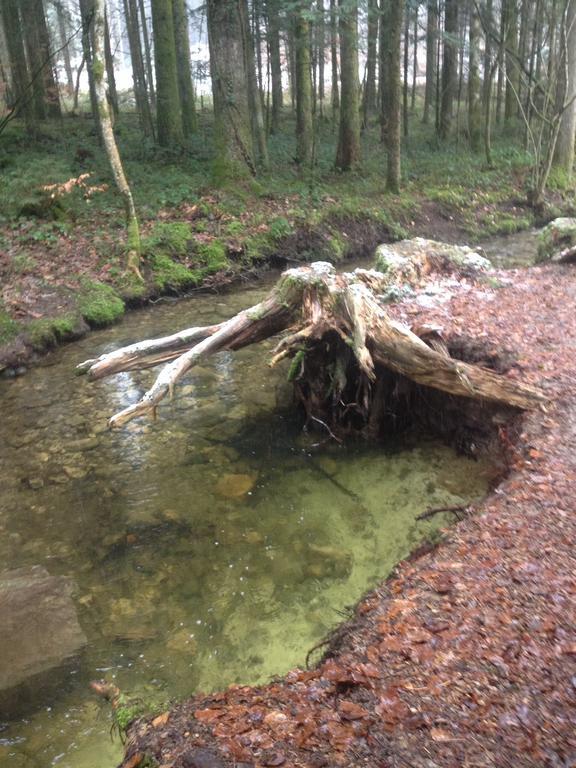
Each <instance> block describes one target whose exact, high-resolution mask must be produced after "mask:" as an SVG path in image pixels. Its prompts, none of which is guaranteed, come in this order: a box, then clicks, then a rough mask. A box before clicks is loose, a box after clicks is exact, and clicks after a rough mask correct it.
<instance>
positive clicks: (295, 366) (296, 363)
mask: <svg viewBox="0 0 576 768" xmlns="http://www.w3.org/2000/svg"><path fill="white" fill-rule="evenodd" d="M305 356H306V352H305V350H303V349H299V350H298V352H296V354H295V355H294V358H293V360H292V362H291V363H290V368H289V369H288V381H294V380H295V379H296V378H297V377H298V376H299V374H300V369H301V366H302V363H303V362H304V358H305Z"/></svg>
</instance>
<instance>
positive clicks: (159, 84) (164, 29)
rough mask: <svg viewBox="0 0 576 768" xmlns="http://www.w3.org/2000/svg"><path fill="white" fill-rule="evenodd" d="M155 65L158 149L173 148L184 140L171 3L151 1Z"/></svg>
mask: <svg viewBox="0 0 576 768" xmlns="http://www.w3.org/2000/svg"><path fill="white" fill-rule="evenodd" d="M152 29H153V31H154V62H155V65H156V128H157V138H158V144H160V146H161V147H170V148H176V147H178V146H181V145H182V143H183V141H184V131H183V127H182V109H181V104H180V93H179V90H178V68H177V59H176V37H175V34H174V14H173V10H172V0H152Z"/></svg>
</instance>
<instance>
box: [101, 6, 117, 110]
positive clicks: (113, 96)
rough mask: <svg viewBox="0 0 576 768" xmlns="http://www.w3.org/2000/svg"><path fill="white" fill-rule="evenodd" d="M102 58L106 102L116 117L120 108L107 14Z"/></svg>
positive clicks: (105, 16) (105, 14)
mask: <svg viewBox="0 0 576 768" xmlns="http://www.w3.org/2000/svg"><path fill="white" fill-rule="evenodd" d="M104 58H105V61H106V76H107V78H108V101H109V102H110V106H111V107H112V116H113V117H114V119H116V118H117V117H118V114H119V111H120V108H119V106H118V92H117V90H116V76H115V74H114V55H113V53H112V46H111V44H110V26H109V24H108V13H107V12H106V9H105V13H104Z"/></svg>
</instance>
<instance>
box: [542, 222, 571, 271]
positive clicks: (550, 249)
mask: <svg viewBox="0 0 576 768" xmlns="http://www.w3.org/2000/svg"><path fill="white" fill-rule="evenodd" d="M574 245H576V218H567V217H561V218H559V219H554V221H551V222H550V224H548V225H547V226H545V227H544V229H543V230H542V231H541V232H540V234H539V236H538V255H537V256H536V263H537V264H539V263H541V262H543V261H557V260H558V258H559V256H560V253H561V252H562V251H563V250H565V249H566V248H571V247H572V246H574Z"/></svg>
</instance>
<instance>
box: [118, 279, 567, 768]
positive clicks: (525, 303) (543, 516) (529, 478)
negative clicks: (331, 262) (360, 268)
mask: <svg viewBox="0 0 576 768" xmlns="http://www.w3.org/2000/svg"><path fill="white" fill-rule="evenodd" d="M500 277H501V280H502V284H501V285H499V286H498V287H493V288H486V287H480V288H478V287H471V286H469V285H468V286H466V285H465V284H464V287H463V289H462V290H461V291H459V292H458V294H457V295H455V296H454V297H453V298H452V299H451V300H450V301H449V302H447V303H445V304H443V305H441V306H436V307H435V308H432V309H426V310H422V309H420V308H418V306H417V305H415V304H412V305H408V304H403V305H400V306H398V307H397V308H396V310H395V311H396V312H397V313H398V315H399V316H402V317H403V318H404V319H408V321H409V322H411V323H417V322H422V321H426V322H428V323H430V322H432V323H434V324H436V325H440V326H441V327H442V328H443V333H444V336H445V338H446V339H447V340H448V341H450V340H451V339H452V340H453V339H454V338H455V337H459V336H461V335H463V334H464V335H466V336H468V337H470V336H471V337H475V338H477V339H480V340H484V341H485V343H486V345H487V347H488V348H492V349H497V350H499V351H500V352H502V351H504V350H509V351H513V352H514V354H515V356H516V360H517V362H516V364H515V365H514V366H513V367H512V369H511V370H510V371H509V372H508V374H507V375H509V376H512V377H514V376H517V377H522V379H524V380H528V381H531V382H533V383H535V384H538V385H539V386H542V387H543V388H544V390H545V391H546V393H547V395H548V396H549V398H550V403H549V405H547V407H546V410H542V411H538V412H533V413H530V414H527V415H525V416H523V417H522V419H521V420H520V422H519V425H518V424H515V429H514V433H512V431H511V430H508V429H507V428H505V427H503V428H502V429H501V433H500V438H501V440H503V441H505V442H507V443H508V447H509V453H510V454H511V456H512V469H511V472H510V474H509V475H508V477H507V479H506V480H505V481H504V482H503V483H502V484H501V485H500V486H499V487H498V488H497V489H496V490H495V491H494V492H493V493H492V494H491V495H490V496H489V497H488V498H487V500H486V501H485V503H484V504H483V505H482V507H481V508H479V509H478V510H477V511H476V514H474V515H473V516H470V517H468V518H467V519H466V520H464V521H463V522H461V523H459V524H458V525H457V526H456V527H454V528H452V529H450V530H449V531H448V533H447V537H446V540H445V541H444V542H443V543H442V544H441V545H440V546H438V547H437V548H436V549H435V550H433V551H431V552H428V553H425V554H422V555H421V556H419V557H416V558H412V559H411V560H409V561H406V562H403V563H401V564H400V565H399V566H398V568H397V569H396V572H395V573H394V574H393V576H392V577H391V578H390V579H389V580H388V581H387V582H386V583H384V584H382V585H381V586H380V587H379V588H378V589H376V590H375V591H373V592H372V593H370V594H368V595H367V596H366V597H365V598H364V599H363V600H362V601H361V602H360V603H359V605H358V606H357V608H356V611H355V616H354V618H353V620H352V621H351V622H350V623H349V624H348V625H347V626H345V627H343V629H342V631H341V633H340V639H339V642H338V650H337V651H336V652H335V655H333V656H332V657H331V658H328V659H326V660H325V661H324V662H322V663H321V664H320V665H319V666H318V667H317V668H316V669H313V670H310V671H308V670H306V671H303V670H294V671H293V672H290V673H289V674H288V675H287V676H286V677H285V678H284V679H281V680H278V681H276V682H273V683H271V684H269V685H267V686H265V687H260V688H249V687H238V686H236V687H232V688H230V689H228V690H227V691H225V692H221V693H217V694H215V695H209V696H203V695H201V694H200V695H198V696H196V697H195V698H193V699H190V700H188V701H185V702H183V703H181V704H179V705H177V706H175V707H174V708H173V709H171V710H170V711H169V712H167V713H165V714H164V715H160V716H158V717H156V718H150V719H148V720H146V719H144V720H139V721H136V723H135V724H133V726H132V727H131V729H130V732H129V741H128V744H127V750H126V759H125V761H124V764H123V765H124V768H128V766H130V768H134V766H136V765H139V764H140V763H141V762H142V761H143V759H144V755H149V756H152V757H153V758H154V759H156V760H157V762H158V764H159V765H161V766H164V767H165V768H167V767H168V766H171V767H172V768H194V766H195V767H196V768H217V766H238V767H240V766H244V768H247V767H248V766H254V768H256V767H259V766H279V765H285V766H310V768H312V767H314V768H320V767H321V766H370V767H371V768H379V767H381V768H461V767H462V766H467V767H469V768H472V767H478V768H480V767H481V766H482V767H483V766H498V767H499V768H500V767H508V766H509V767H510V768H512V767H513V768H520V767H524V766H526V768H528V767H530V768H535V767H536V766H543V767H544V766H550V768H568V767H569V766H574V765H576V576H575V574H576V554H575V550H574V541H575V539H576V456H575V447H576V356H575V354H574V353H575V351H576V349H575V347H576V342H575V341H574V336H575V331H576V320H575V316H574V307H575V305H576V271H575V270H574V268H573V267H571V268H570V267H540V268H533V269H530V270H523V271H518V272H506V273H502V275H500ZM287 629H288V628H287Z"/></svg>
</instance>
